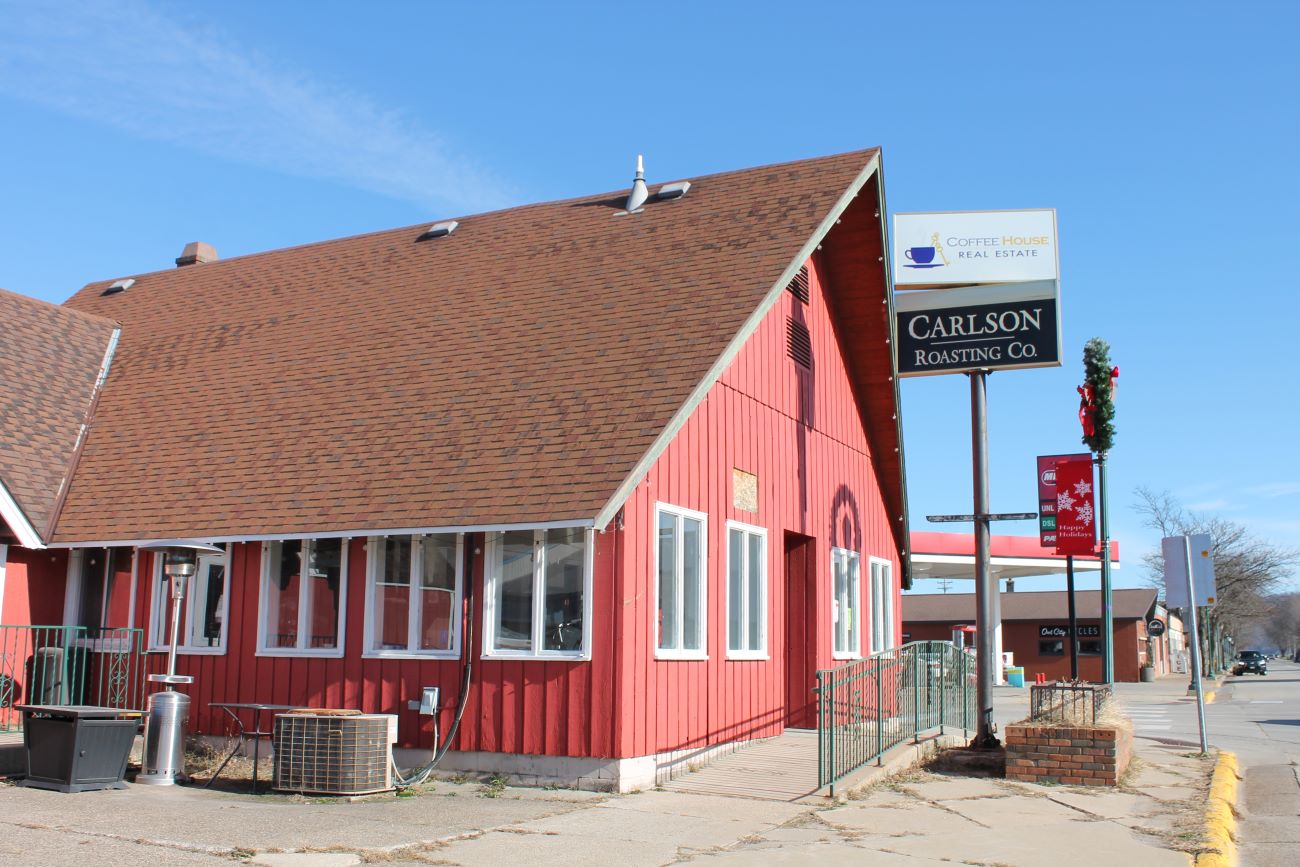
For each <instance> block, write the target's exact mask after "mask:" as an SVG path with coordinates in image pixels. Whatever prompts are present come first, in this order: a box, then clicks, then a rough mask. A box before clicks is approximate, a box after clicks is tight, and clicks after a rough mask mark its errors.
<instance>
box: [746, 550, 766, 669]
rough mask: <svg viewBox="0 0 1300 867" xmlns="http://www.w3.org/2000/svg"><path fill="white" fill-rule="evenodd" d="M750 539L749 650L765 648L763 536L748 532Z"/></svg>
mask: <svg viewBox="0 0 1300 867" xmlns="http://www.w3.org/2000/svg"><path fill="white" fill-rule="evenodd" d="M746 536H747V537H748V541H749V564H748V565H749V612H748V614H749V647H748V649H749V650H762V649H763V608H764V606H763V600H764V599H765V598H766V592H765V588H764V586H763V573H764V569H763V537H762V536H760V535H758V534H757V533H747V534H746Z"/></svg>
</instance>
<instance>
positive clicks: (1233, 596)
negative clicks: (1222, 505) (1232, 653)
mask: <svg viewBox="0 0 1300 867" xmlns="http://www.w3.org/2000/svg"><path fill="white" fill-rule="evenodd" d="M1136 494H1137V503H1136V504H1135V505H1134V509H1135V510H1136V511H1137V513H1138V514H1139V515H1141V516H1142V518H1143V523H1144V524H1145V525H1146V526H1148V527H1150V528H1151V529H1152V530H1155V531H1156V532H1158V533H1159V534H1160V535H1161V537H1162V538H1163V537H1165V536H1181V535H1184V534H1190V533H1206V534H1208V535H1209V536H1210V538H1211V539H1212V540H1213V542H1214V576H1215V584H1216V585H1217V588H1216V589H1217V591H1218V595H1217V596H1216V597H1215V601H1214V605H1213V606H1211V607H1210V609H1209V611H1208V612H1207V614H1208V617H1207V620H1208V621H1209V622H1210V624H1211V625H1212V626H1213V627H1215V628H1216V629H1218V630H1221V631H1222V632H1223V633H1224V634H1226V635H1228V636H1232V637H1233V638H1234V639H1237V638H1239V637H1242V636H1245V635H1247V634H1248V633H1247V630H1248V629H1250V628H1251V627H1253V626H1258V625H1262V624H1263V621H1264V620H1265V619H1266V618H1268V617H1269V616H1270V615H1271V614H1273V613H1274V612H1275V608H1276V606H1275V604H1274V602H1273V600H1272V599H1270V598H1269V597H1272V596H1274V595H1275V594H1276V593H1277V592H1278V590H1279V589H1280V587H1281V585H1282V583H1283V582H1284V581H1285V580H1286V579H1287V578H1288V577H1289V576H1290V575H1291V574H1292V573H1293V572H1294V571H1295V568H1296V566H1297V565H1300V550H1296V549H1294V548H1284V547H1281V546H1278V545H1274V544H1272V543H1270V542H1267V541H1264V540H1262V539H1259V538H1257V537H1255V536H1253V535H1251V533H1250V531H1249V530H1247V528H1246V527H1245V526H1244V525H1242V524H1239V523H1237V522H1235V521H1229V520H1227V519H1226V518H1223V517H1221V516H1219V515H1202V514H1198V513H1196V512H1190V511H1188V510H1187V509H1186V508H1185V507H1184V506H1183V505H1182V503H1180V502H1179V501H1178V500H1176V499H1175V498H1174V497H1173V496H1172V495H1171V494H1170V493H1169V492H1168V491H1160V492H1155V491H1152V490H1150V489H1149V488H1144V487H1139V488H1138V489H1137V491H1136ZM1143 559H1144V561H1145V563H1146V566H1147V580H1148V581H1149V582H1150V583H1151V584H1153V585H1155V586H1156V587H1163V586H1164V579H1163V575H1164V561H1163V559H1162V558H1161V555H1160V552H1159V551H1155V552H1152V553H1149V554H1147V555H1146V556H1145V557H1144V558H1143Z"/></svg>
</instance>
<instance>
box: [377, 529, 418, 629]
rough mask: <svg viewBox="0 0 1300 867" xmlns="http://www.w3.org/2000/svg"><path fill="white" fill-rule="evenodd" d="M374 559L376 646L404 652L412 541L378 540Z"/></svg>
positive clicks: (408, 605) (408, 625) (407, 618)
mask: <svg viewBox="0 0 1300 867" xmlns="http://www.w3.org/2000/svg"><path fill="white" fill-rule="evenodd" d="M375 557H376V562H375V600H374V608H375V637H374V641H375V646H376V647H377V648H379V649H382V650H406V649H407V648H408V647H409V637H408V633H409V631H410V620H409V615H410V610H411V540H410V539H407V538H402V537H389V538H386V539H381V540H379V542H378V543H377V544H376V554H375Z"/></svg>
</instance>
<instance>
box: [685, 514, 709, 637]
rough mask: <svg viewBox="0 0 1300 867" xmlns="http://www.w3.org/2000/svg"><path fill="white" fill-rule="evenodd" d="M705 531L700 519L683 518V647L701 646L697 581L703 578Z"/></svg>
mask: <svg viewBox="0 0 1300 867" xmlns="http://www.w3.org/2000/svg"><path fill="white" fill-rule="evenodd" d="M703 553H704V533H703V526H702V523H701V522H700V521H697V520H695V519H694V518H682V649H683V650H702V649H703V647H704V619H703V618H704V612H703V611H702V610H701V606H700V602H701V592H700V591H701V590H702V589H703V588H702V587H701V586H700V584H701V581H702V580H703V575H701V574H700V573H701V572H702V571H703V570H702V569H701V566H702V564H703V561H702V555H703Z"/></svg>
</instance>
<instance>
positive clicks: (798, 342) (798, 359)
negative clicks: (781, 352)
mask: <svg viewBox="0 0 1300 867" xmlns="http://www.w3.org/2000/svg"><path fill="white" fill-rule="evenodd" d="M785 336H786V347H785V351H786V353H787V354H788V355H789V356H790V357H791V358H793V359H794V360H795V363H796V364H798V365H799V366H800V367H805V368H808V369H811V368H812V337H811V336H810V335H809V334H808V326H807V325H804V324H803V323H802V322H795V321H794V320H793V319H789V318H787V319H786V321H785Z"/></svg>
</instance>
